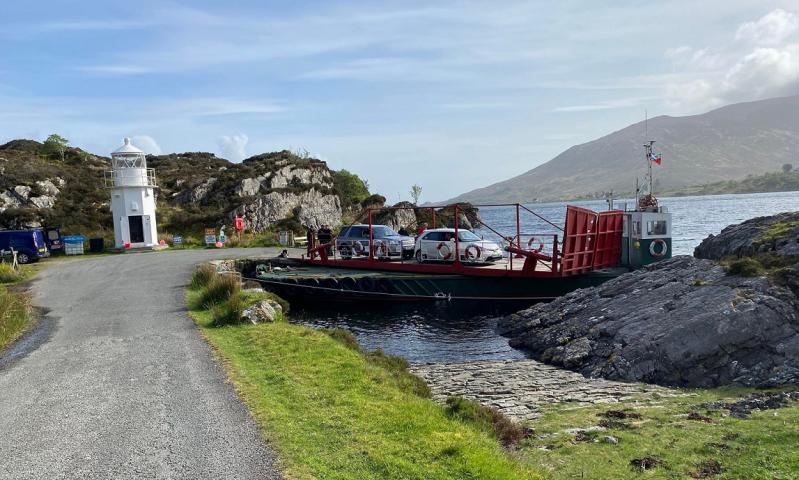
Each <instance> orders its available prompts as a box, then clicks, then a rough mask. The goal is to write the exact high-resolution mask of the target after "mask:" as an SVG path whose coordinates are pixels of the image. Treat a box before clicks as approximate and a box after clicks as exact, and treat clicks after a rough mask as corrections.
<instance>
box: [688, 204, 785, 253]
mask: <svg viewBox="0 0 799 480" xmlns="http://www.w3.org/2000/svg"><path fill="white" fill-rule="evenodd" d="M797 239H799V212H786V213H780V214H779V215H773V216H769V217H758V218H753V219H751V220H747V221H745V222H742V223H739V224H736V225H730V226H729V227H727V228H725V229H724V230H722V231H721V233H719V234H718V235H710V236H709V237H707V238H706V239H704V240H703V241H702V243H700V244H699V246H698V247H696V249H694V256H695V257H697V258H709V259H711V260H720V259H722V258H724V257H747V256H752V255H755V254H757V253H764V252H769V251H773V252H776V253H777V254H779V255H790V256H794V255H799V242H797Z"/></svg>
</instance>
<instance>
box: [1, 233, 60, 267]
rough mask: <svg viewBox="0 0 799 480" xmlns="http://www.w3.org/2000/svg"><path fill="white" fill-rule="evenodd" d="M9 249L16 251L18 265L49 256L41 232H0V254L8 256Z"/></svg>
mask: <svg viewBox="0 0 799 480" xmlns="http://www.w3.org/2000/svg"><path fill="white" fill-rule="evenodd" d="M11 249H14V250H16V251H17V261H18V262H19V263H30V262H35V261H37V260H39V259H40V258H43V257H49V256H50V252H49V251H48V250H47V245H46V244H45V242H44V233H43V232H42V231H41V230H0V252H2V253H3V254H10V253H11Z"/></svg>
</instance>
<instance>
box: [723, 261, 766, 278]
mask: <svg viewBox="0 0 799 480" xmlns="http://www.w3.org/2000/svg"><path fill="white" fill-rule="evenodd" d="M763 272H764V269H763V265H761V264H760V262H758V261H757V260H755V259H754V258H749V257H744V258H739V259H738V260H734V261H732V262H730V263H729V265H727V275H739V276H741V277H757V276H759V275H763Z"/></svg>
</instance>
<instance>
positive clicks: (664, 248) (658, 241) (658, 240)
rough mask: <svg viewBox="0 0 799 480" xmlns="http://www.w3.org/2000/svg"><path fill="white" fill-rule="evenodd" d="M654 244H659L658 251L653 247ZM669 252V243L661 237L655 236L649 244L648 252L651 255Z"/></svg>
mask: <svg viewBox="0 0 799 480" xmlns="http://www.w3.org/2000/svg"><path fill="white" fill-rule="evenodd" d="M655 245H660V251H658V250H657V249H656V248H655ZM668 252H669V244H668V243H666V241H665V240H663V239H662V238H656V239H654V240H652V243H650V244H649V254H650V255H652V256H653V257H658V258H659V257H662V256H664V255H666V254H667V253H668Z"/></svg>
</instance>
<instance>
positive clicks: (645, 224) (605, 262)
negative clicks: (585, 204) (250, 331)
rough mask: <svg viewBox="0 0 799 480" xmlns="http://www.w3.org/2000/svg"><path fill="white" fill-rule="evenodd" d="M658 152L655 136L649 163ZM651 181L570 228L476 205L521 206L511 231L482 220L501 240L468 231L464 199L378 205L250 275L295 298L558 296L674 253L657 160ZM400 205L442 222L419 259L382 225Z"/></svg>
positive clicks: (423, 240)
mask: <svg viewBox="0 0 799 480" xmlns="http://www.w3.org/2000/svg"><path fill="white" fill-rule="evenodd" d="M650 156H651V142H650V143H649V144H648V145H647V159H649V158H650ZM649 180H650V182H649V192H648V194H647V195H645V196H643V197H640V198H637V199H636V204H635V206H634V208H633V209H631V210H628V209H627V208H626V206H625V207H624V208H622V209H616V208H613V202H612V201H609V209H608V210H607V211H602V212H596V211H593V210H589V209H586V208H582V207H577V206H573V205H568V206H567V207H566V215H565V221H564V223H563V225H557V224H555V223H553V222H550V221H549V220H547V219H545V218H543V217H542V216H541V215H539V214H537V213H536V212H534V211H533V210H531V209H529V208H528V207H527V206H525V205H522V204H518V203H515V204H501V205H497V204H493V205H469V207H468V208H475V209H478V210H477V211H479V208H484V207H506V208H511V209H514V210H515V216H516V222H515V229H514V230H515V231H511V232H502V231H499V230H498V229H496V228H494V227H492V226H491V225H488V224H487V223H486V222H485V221H483V220H482V219H480V218H478V221H479V222H480V230H481V231H485V232H488V233H489V234H491V235H493V237H494V239H493V240H486V239H484V238H481V237H479V236H478V235H476V234H475V233H474V232H473V231H471V230H468V229H465V228H462V227H461V223H462V221H461V220H460V219H461V218H462V216H463V213H464V208H465V207H464V205H460V204H454V205H448V206H444V207H411V206H406V207H381V208H373V209H368V210H367V211H366V212H365V213H364V216H365V217H366V218H367V220H368V221H366V222H364V223H361V224H356V225H351V226H349V227H345V228H344V229H343V230H342V232H346V233H345V235H343V236H341V237H339V238H334V239H333V240H332V241H331V242H330V243H325V244H322V245H318V246H313V247H309V248H308V251H307V254H306V255H305V256H303V258H302V259H300V260H296V261H294V262H293V263H291V264H285V263H281V264H279V265H278V264H276V263H273V262H265V263H262V264H261V265H259V266H257V267H254V268H255V269H256V270H255V271H252V272H244V273H245V275H246V276H253V275H255V276H256V278H257V279H258V280H259V281H260V282H261V283H262V284H263V285H264V286H265V287H266V288H268V289H270V290H273V291H275V292H276V293H278V294H280V295H282V296H285V297H289V298H296V297H302V298H306V299H307V298H309V297H319V298H324V299H326V300H342V301H346V300H354V299H358V300H370V299H371V300H380V301H385V300H397V301H406V300H441V299H446V300H450V301H452V300H517V301H529V302H534V301H546V300H551V299H554V298H556V297H558V296H561V295H564V294H566V293H569V292H571V291H573V290H576V289H578V288H586V287H592V286H596V285H599V284H601V283H603V282H606V281H608V280H609V279H612V278H615V277H617V276H619V275H621V274H623V273H626V272H629V271H631V270H633V269H636V268H640V267H642V266H644V265H647V264H650V263H653V262H656V261H659V260H663V259H667V258H671V214H670V213H669V212H668V211H667V210H666V209H665V208H664V207H661V206H659V205H658V201H657V199H656V198H655V197H654V195H652V186H651V185H652V182H651V166H650V174H649ZM397 209H413V210H415V211H416V212H417V213H418V212H419V211H422V210H425V209H428V210H429V216H430V217H432V223H433V225H432V228H431V229H430V230H426V231H425V232H423V233H421V234H420V235H419V236H418V237H417V239H416V241H415V244H414V250H415V251H414V252H413V255H407V254H401V253H400V252H402V251H403V250H404V249H406V248H407V247H408V246H409V245H410V242H408V241H407V239H404V238H400V237H398V236H396V235H394V233H393V231H391V229H390V228H389V227H388V226H386V225H379V224H375V223H374V222H373V219H374V218H375V217H376V216H378V214H379V215H381V216H383V215H385V213H386V211H388V210H397ZM450 212H451V215H450ZM437 213H438V215H439V217H440V216H441V214H442V213H446V218H448V219H450V220H449V221H450V222H451V223H452V226H445V228H437V227H436V215H437ZM522 215H533V216H535V217H537V218H538V219H540V220H543V221H544V222H546V223H547V224H548V225H550V226H551V227H552V229H553V231H555V232H557V233H544V234H540V233H534V232H533V233H530V232H524V231H523V230H522V222H521V218H522ZM356 227H357V228H356ZM356 230H357V235H353V234H352V232H354V231H356ZM353 237H357V238H353ZM500 244H501V245H500ZM354 252H359V253H360V255H355V254H354Z"/></svg>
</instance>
